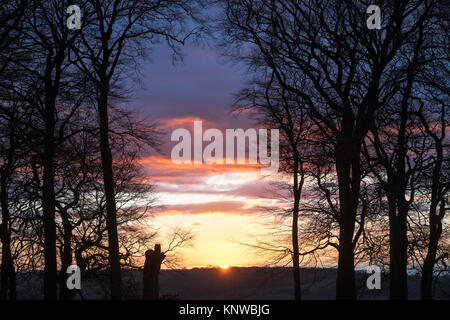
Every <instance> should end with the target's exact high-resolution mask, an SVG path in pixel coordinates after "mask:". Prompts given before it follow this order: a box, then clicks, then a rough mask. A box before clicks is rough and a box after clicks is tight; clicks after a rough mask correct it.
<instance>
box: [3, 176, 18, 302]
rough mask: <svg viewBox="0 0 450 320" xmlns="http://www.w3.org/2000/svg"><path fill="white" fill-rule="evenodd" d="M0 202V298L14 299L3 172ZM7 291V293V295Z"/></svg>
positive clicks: (14, 289) (9, 219) (6, 196)
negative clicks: (0, 249) (0, 242)
mask: <svg viewBox="0 0 450 320" xmlns="http://www.w3.org/2000/svg"><path fill="white" fill-rule="evenodd" d="M0 179H1V185H0V188H1V190H0V202H1V209H2V223H1V228H0V236H1V241H2V272H1V277H2V280H1V293H0V299H1V300H6V299H7V297H9V299H10V300H16V273H15V270H14V264H13V259H12V255H11V229H10V225H11V217H10V214H9V208H8V190H7V179H6V177H5V174H4V173H3V172H2V174H1V177H0ZM8 293H9V295H8Z"/></svg>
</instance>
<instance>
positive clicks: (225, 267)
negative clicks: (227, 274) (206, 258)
mask: <svg viewBox="0 0 450 320" xmlns="http://www.w3.org/2000/svg"><path fill="white" fill-rule="evenodd" d="M228 268H229V266H220V269H222V270H227V269H228Z"/></svg>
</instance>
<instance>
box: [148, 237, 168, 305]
mask: <svg viewBox="0 0 450 320" xmlns="http://www.w3.org/2000/svg"><path fill="white" fill-rule="evenodd" d="M165 257H166V255H165V254H164V253H162V252H161V245H160V244H155V250H151V249H149V250H147V251H146V252H145V264H144V286H143V287H144V290H143V299H144V300H157V299H158V298H159V271H160V270H161V264H162V262H163V260H164V258H165Z"/></svg>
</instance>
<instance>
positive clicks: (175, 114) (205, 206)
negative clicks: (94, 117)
mask: <svg viewBox="0 0 450 320" xmlns="http://www.w3.org/2000/svg"><path fill="white" fill-rule="evenodd" d="M183 52H184V62H183V63H176V64H175V65H174V64H173V63H172V58H171V53H170V50H169V49H168V48H167V47H166V46H165V45H163V44H162V45H160V46H158V47H157V48H156V50H155V51H154V52H153V54H152V62H148V63H145V64H143V65H142V66H141V69H140V72H141V74H142V75H143V76H142V79H141V80H142V81H141V84H140V85H139V86H137V87H136V88H134V94H133V96H134V99H133V100H132V101H131V104H132V106H133V108H134V109H135V110H137V111H138V112H139V113H140V114H142V115H144V116H145V117H146V118H148V119H151V121H155V120H156V121H157V122H158V124H159V127H160V129H162V130H163V131H164V132H165V133H166V134H165V135H163V136H162V139H161V141H162V144H163V145H162V147H161V152H159V153H153V154H151V155H148V156H147V157H145V158H142V159H141V164H142V165H143V166H144V167H145V172H146V173H147V174H148V181H149V183H154V184H155V185H156V198H157V199H158V200H157V204H158V205H159V208H157V209H156V210H155V211H154V217H153V219H152V221H151V223H152V226H153V227H155V228H158V229H160V230H161V232H160V233H162V234H166V233H167V232H169V230H171V229H172V228H174V227H182V228H185V229H190V230H192V232H194V233H195V234H196V238H195V241H194V242H193V243H192V246H189V247H186V248H182V249H181V251H180V252H179V255H180V256H181V257H182V263H181V267H185V268H192V267H202V266H254V265H260V264H263V263H264V259H262V257H260V256H258V255H257V254H255V252H254V251H253V250H250V249H249V247H248V246H246V245H243V244H251V243H255V241H256V239H258V237H261V236H262V235H264V234H265V232H266V228H267V223H268V220H267V216H266V215H263V214H262V213H263V212H262V210H261V206H277V205H279V201H280V200H277V198H276V197H275V196H274V193H273V192H272V191H271V189H272V188H273V186H272V184H271V182H272V181H273V180H274V179H276V177H264V176H262V175H261V173H260V170H259V168H258V167H256V166H250V165H215V164H214V165H207V164H200V165H194V164H175V163H174V162H172V160H171V158H170V152H171V149H172V148H173V146H174V145H175V144H176V143H177V142H171V141H170V134H171V132H172V131H173V130H175V129H177V128H186V129H188V130H190V131H191V132H192V129H193V122H194V120H197V121H198V120H201V121H202V122H203V130H206V129H207V128H218V129H220V130H224V129H227V128H228V129H236V128H244V129H246V128H249V127H253V128H255V129H258V126H257V124H256V123H255V121H253V120H252V119H250V118H249V117H247V116H246V115H245V114H244V115H242V114H241V115H239V116H238V115H236V114H232V113H231V105H232V103H233V101H234V95H235V94H236V93H238V91H239V90H240V89H241V88H243V86H244V85H245V84H246V81H247V80H246V70H245V67H243V66H239V65H236V64H230V63H226V61H224V58H223V57H221V56H220V53H219V52H218V51H217V49H215V48H212V47H209V46H194V45H190V44H188V45H186V46H185V47H183ZM161 242H162V243H161V244H162V247H163V248H164V240H161Z"/></svg>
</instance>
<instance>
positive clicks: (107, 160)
mask: <svg viewBox="0 0 450 320" xmlns="http://www.w3.org/2000/svg"><path fill="white" fill-rule="evenodd" d="M108 93H109V88H108V86H107V85H106V84H103V87H102V88H101V89H100V100H99V104H98V112H99V118H100V153H101V159H102V169H103V183H104V188H105V200H106V228H107V230H108V253H109V267H110V286H111V299H113V300H120V299H121V298H122V292H121V275H120V257H119V238H118V234H117V220H116V219H117V217H116V213H117V211H116V198H115V193H114V176H113V168H112V154H111V149H110V147H109V124H108Z"/></svg>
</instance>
